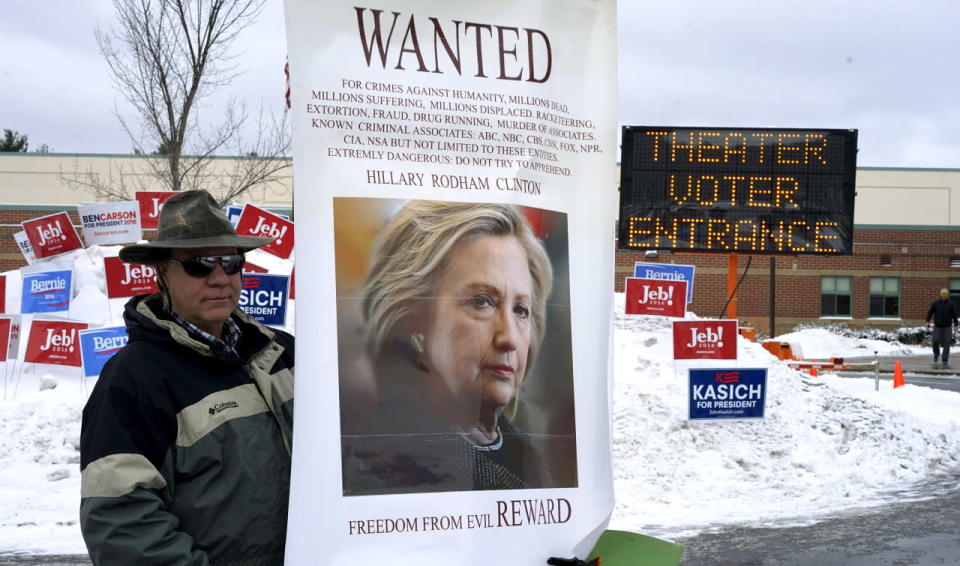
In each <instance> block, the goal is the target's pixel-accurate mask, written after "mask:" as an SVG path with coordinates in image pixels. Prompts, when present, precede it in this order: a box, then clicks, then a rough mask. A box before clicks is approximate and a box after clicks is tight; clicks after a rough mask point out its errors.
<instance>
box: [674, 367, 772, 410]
mask: <svg viewBox="0 0 960 566" xmlns="http://www.w3.org/2000/svg"><path fill="white" fill-rule="evenodd" d="M766 398H767V368H729V369H726V368H724V369H717V368H711V369H691V370H690V419H691V420H697V419H700V420H704V419H762V418H763V409H764V405H765V404H766Z"/></svg>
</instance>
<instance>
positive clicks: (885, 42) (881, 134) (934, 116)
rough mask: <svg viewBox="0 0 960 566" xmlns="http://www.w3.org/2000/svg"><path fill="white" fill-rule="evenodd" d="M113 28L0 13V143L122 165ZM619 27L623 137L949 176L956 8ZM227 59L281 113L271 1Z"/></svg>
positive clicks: (959, 88) (681, 7)
mask: <svg viewBox="0 0 960 566" xmlns="http://www.w3.org/2000/svg"><path fill="white" fill-rule="evenodd" d="M558 4H559V2H558ZM385 6H386V4H385ZM113 21H114V19H113V7H112V2H111V1H110V0H75V1H69V0H48V1H44V2H39V1H37V0H0V38H3V42H2V49H0V129H5V128H9V129H13V130H17V131H19V132H21V133H25V134H27V135H28V136H29V141H30V145H31V149H34V148H36V147H38V146H40V145H41V144H44V143H46V144H48V145H49V146H50V147H51V149H52V150H53V151H55V152H59V153H74V152H78V153H129V152H130V150H131V147H132V144H131V143H130V142H129V141H128V139H127V138H126V135H125V134H124V132H123V131H122V130H121V129H120V126H119V124H118V122H117V120H116V118H115V117H114V116H113V111H114V108H115V107H119V108H120V109H121V111H123V110H125V107H124V106H123V105H122V101H121V99H120V97H119V96H118V95H117V93H116V91H114V90H113V88H112V86H111V83H110V79H109V77H108V75H107V70H106V65H105V64H104V62H103V59H102V57H101V56H100V55H99V53H98V52H97V45H96V40H95V38H94V30H95V29H96V27H97V26H98V25H99V26H102V27H106V26H110V25H111V24H112V23H113ZM619 28H620V33H619V38H620V39H619V46H620V52H619V53H620V77H619V92H620V96H619V105H620V108H619V116H620V124H621V125H653V126H714V127H723V126H730V127H799V128H857V129H859V131H860V134H859V147H860V153H859V156H858V164H859V165H861V166H883V167H938V168H960V137H958V136H957V135H956V134H957V132H960V72H958V71H960V1H957V0H914V1H912V2H905V1H903V0H722V1H719V2H717V1H711V0H621V2H620V7H619ZM237 49H238V51H240V52H242V54H243V57H242V60H241V62H242V67H243V68H245V69H246V70H247V72H246V74H244V75H243V76H241V77H240V78H238V79H237V80H236V81H234V83H233V85H232V86H231V89H230V90H231V91H233V92H235V93H236V94H237V95H238V96H239V97H240V98H241V99H242V100H245V101H246V103H247V104H248V105H249V106H251V107H254V108H256V107H259V106H260V105H261V104H263V105H264V106H265V107H268V108H277V109H278V108H279V107H280V105H281V104H282V101H283V89H284V77H283V63H284V56H285V53H286V45H285V38H284V24H283V9H282V2H281V0H269V2H268V6H267V7H266V9H265V11H264V12H263V14H262V15H261V17H260V19H259V20H258V22H257V23H256V24H255V25H254V26H253V27H251V28H250V29H248V30H247V31H246V32H245V34H244V35H243V36H242V37H241V40H240V42H239V43H238V45H237ZM227 94H228V92H227V91H226V90H224V92H222V93H221V94H219V95H218V96H215V97H212V98H210V99H209V100H208V101H207V104H208V108H206V109H205V110H206V111H207V112H211V113H212V112H216V110H217V109H218V108H219V105H221V104H222V103H223V102H224V101H225V99H226V95H227Z"/></svg>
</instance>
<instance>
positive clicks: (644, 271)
mask: <svg viewBox="0 0 960 566" xmlns="http://www.w3.org/2000/svg"><path fill="white" fill-rule="evenodd" d="M696 270H697V267H696V266H695V265H680V264H676V263H647V262H645V261H638V262H636V263H634V264H633V276H634V277H643V278H645V279H669V280H672V281H686V282H687V302H688V303H692V302H693V276H694V274H695V273H696Z"/></svg>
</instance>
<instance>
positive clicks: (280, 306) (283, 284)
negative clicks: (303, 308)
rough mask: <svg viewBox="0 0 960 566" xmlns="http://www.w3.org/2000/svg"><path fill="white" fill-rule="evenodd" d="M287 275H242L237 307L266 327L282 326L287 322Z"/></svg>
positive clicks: (288, 280)
mask: <svg viewBox="0 0 960 566" xmlns="http://www.w3.org/2000/svg"><path fill="white" fill-rule="evenodd" d="M289 288H290V276H289V275H264V274H262V273H244V274H243V288H242V289H241V290H240V303H239V307H240V309H241V310H243V312H245V313H247V314H248V315H250V316H251V317H253V318H254V319H255V320H257V321H258V322H260V323H262V324H266V325H268V326H283V325H284V324H285V323H286V320H287V290H288V289H289Z"/></svg>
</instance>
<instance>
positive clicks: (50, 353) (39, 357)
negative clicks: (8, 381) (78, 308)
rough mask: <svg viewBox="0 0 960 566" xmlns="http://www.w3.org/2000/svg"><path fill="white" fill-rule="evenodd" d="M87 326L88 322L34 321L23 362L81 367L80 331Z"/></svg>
mask: <svg viewBox="0 0 960 566" xmlns="http://www.w3.org/2000/svg"><path fill="white" fill-rule="evenodd" d="M87 326H88V325H87V323H86V322H67V321H62V320H34V321H33V324H31V325H30V336H29V338H28V339H27V353H26V355H25V356H24V357H23V361H25V362H31V363H35V364H56V365H61V366H76V367H80V365H81V364H82V360H81V357H80V331H81V330H86V329H87Z"/></svg>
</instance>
